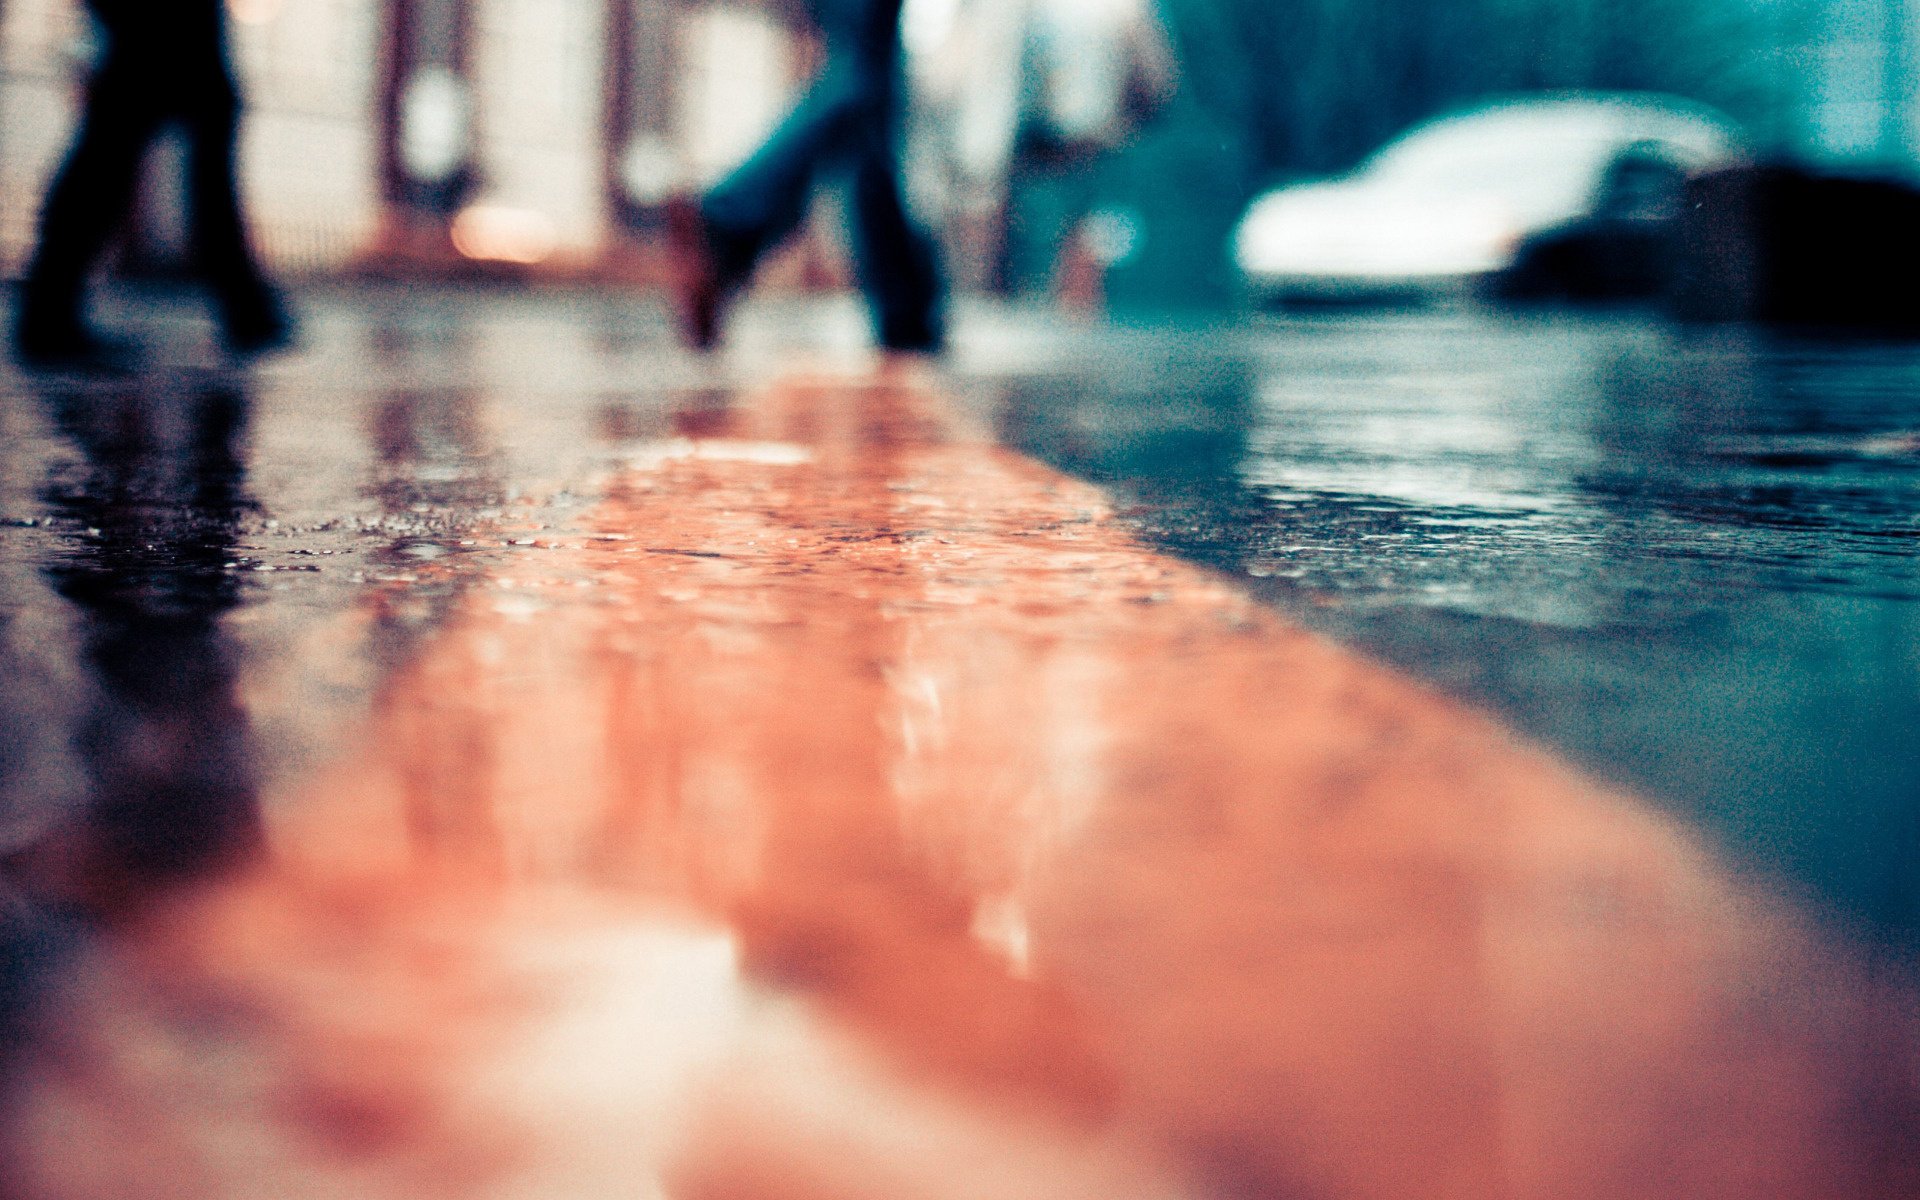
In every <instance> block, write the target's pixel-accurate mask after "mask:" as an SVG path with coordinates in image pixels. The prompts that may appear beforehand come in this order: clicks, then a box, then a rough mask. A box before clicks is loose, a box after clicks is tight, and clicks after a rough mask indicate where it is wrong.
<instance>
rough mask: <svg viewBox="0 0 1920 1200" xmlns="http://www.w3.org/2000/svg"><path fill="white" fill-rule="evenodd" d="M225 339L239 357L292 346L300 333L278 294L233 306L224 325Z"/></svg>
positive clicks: (267, 352)
mask: <svg viewBox="0 0 1920 1200" xmlns="http://www.w3.org/2000/svg"><path fill="white" fill-rule="evenodd" d="M221 333H222V340H223V341H224V342H225V343H226V347H227V352H228V353H229V354H232V355H233V356H234V357H236V358H258V357H260V356H261V355H265V354H272V353H274V352H275V351H279V350H285V349H288V348H289V347H291V346H292V345H293V344H294V342H295V339H296V338H297V336H298V328H297V326H296V324H295V322H294V319H293V315H292V314H291V313H289V312H288V311H287V309H286V306H285V305H284V304H282V303H280V301H279V299H278V298H276V297H272V296H268V297H266V298H264V299H262V300H260V301H259V302H258V303H254V304H249V305H247V306H245V307H236V308H230V309H228V310H227V313H226V319H225V321H224V322H223V324H222V329H221Z"/></svg>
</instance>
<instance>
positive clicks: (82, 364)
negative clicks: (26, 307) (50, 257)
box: [13, 314, 140, 374]
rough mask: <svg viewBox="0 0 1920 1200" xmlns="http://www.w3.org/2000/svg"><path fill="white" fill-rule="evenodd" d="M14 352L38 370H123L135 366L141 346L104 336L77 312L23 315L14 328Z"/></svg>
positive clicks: (16, 357)
mask: <svg viewBox="0 0 1920 1200" xmlns="http://www.w3.org/2000/svg"><path fill="white" fill-rule="evenodd" d="M13 356H14V359H15V360H16V361H18V362H19V363H20V365H21V366H24V367H28V368H31V369H33V370H38V371H84V372H105V373H110V374H119V373H124V372H126V371H129V370H131V369H132V368H133V367H134V366H135V364H136V363H137V362H138V361H139V358H140V348H139V346H138V345H137V344H136V343H134V342H129V341H126V340H123V339H121V338H109V337H102V336H101V335H100V334H98V333H95V332H94V331H93V330H91V329H89V328H88V327H87V325H86V322H84V321H82V320H80V318H78V317H75V316H70V315H69V316H63V317H58V318H49V317H40V316H34V315H32V314H26V315H23V316H22V317H21V319H20V321H19V322H18V323H17V324H16V325H15V326H14V329H13Z"/></svg>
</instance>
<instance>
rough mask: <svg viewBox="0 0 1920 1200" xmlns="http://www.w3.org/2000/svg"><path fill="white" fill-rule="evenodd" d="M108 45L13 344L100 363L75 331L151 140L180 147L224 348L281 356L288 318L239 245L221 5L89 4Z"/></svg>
mask: <svg viewBox="0 0 1920 1200" xmlns="http://www.w3.org/2000/svg"><path fill="white" fill-rule="evenodd" d="M87 7H88V9H89V11H91V12H92V13H93V15H94V17H95V18H96V19H97V21H98V23H99V26H100V29H101V31H102V33H103V34H104V36H105V39H106V44H105V48H104V51H103V53H102V55H101V58H100V61H99V64H98V65H97V67H96V68H95V70H94V73H93V76H92V78H91V80H90V81H89V82H88V85H87V96H86V103H85V110H84V113H83V115H82V121H81V125H80V132H79V135H78V136H77V138H76V139H75V141H74V144H73V148H72V150H71V151H70V152H69V153H68V156H67V160H66V162H65V164H64V165H63V166H62V167H61V168H60V172H59V174H58V175H57V176H56V177H55V179H54V182H53V186H52V188H51V189H50V190H49V191H48V193H47V198H46V204H45V207H44V208H43V210H42V212H41V216H40V241H39V247H38V249H37V250H36V251H35V253H34V257H33V261H32V263H31V265H30V266H29V267H28V269H27V277H26V281H25V284H24V286H23V288H22V293H21V303H20V311H19V313H18V315H17V325H16V327H15V330H14V335H15V347H16V349H17V350H18V351H19V354H20V357H21V358H22V359H23V360H25V361H27V362H29V363H47V364H58V363H61V362H70V361H80V362H85V361H89V360H96V359H99V358H101V357H103V356H108V355H110V354H111V351H112V349H113V347H112V346H111V345H110V344H109V343H107V342H105V341H103V340H102V339H101V338H100V337H99V336H98V335H97V334H96V333H95V332H94V331H93V330H92V329H91V328H90V327H89V325H88V323H87V319H86V287H87V277H88V275H89V274H90V272H91V271H92V269H93V267H94V265H95V264H96V263H97V262H98V260H99V258H100V256H101V253H102V252H103V250H104V249H105V248H106V245H107V242H108V239H109V238H110V237H112V235H113V233H114V231H115V230H116V229H117V228H118V227H119V226H120V224H121V223H122V222H123V221H124V220H125V219H126V216H127V214H128V212H129V210H130V209H131V207H132V204H133V198H134V195H135V189H136V186H137V183H138V179H139V171H140V164H141V161H142V159H143V158H144V157H145V156H146V152H147V150H148V148H149V147H150V146H152V144H153V142H154V141H155V139H156V138H157V137H158V136H159V134H160V132H161V130H162V129H163V128H165V127H167V126H169V125H178V126H179V127H180V128H181V129H182V130H183V132H184V133H185V135H186V139H187V143H188V155H187V157H188V167H187V173H188V178H187V193H188V194H187V197H186V202H187V208H188V213H189V218H190V224H191V229H192V238H193V252H194V257H195V260H196V263H197V265H198V268H199V271H200V273H201V274H202V275H203V276H204V277H205V279H206V281H207V283H208V284H209V286H210V287H211V288H212V291H213V294H214V298H215V300H216V301H217V303H218V305H219V310H220V317H221V323H222V326H223V328H224V330H225V334H226V341H227V345H228V346H229V348H230V349H232V350H233V351H234V352H236V353H242V354H250V353H257V352H260V351H264V350H271V349H275V348H277V347H280V346H283V345H285V344H286V342H287V341H288V340H289V338H290V336H291V333H292V329H291V324H290V322H289V319H288V317H287V314H286V311H285V309H284V308H283V306H282V305H281V303H280V300H279V298H278V296H277V295H276V294H275V292H274V290H273V288H272V287H271V286H270V285H269V284H268V282H267V280H266V278H265V276H264V275H262V273H261V270H260V267H259V264H258V263H257V262H256V261H255V259H254V256H253V251H252V250H251V248H250V247H249V246H248V244H247V237H246V230H245V227H244V222H243V218H242V216H241V212H240V196H239V190H238V186H237V184H236V182H235V179H234V170H235V143H236V140H237V136H238V132H239V121H240V89H239V85H238V83H237V82H236V80H235V78H234V74H233V68H232V64H231V62H230V61H229V58H228V54H227V38H226V21H225V11H224V6H223V5H222V4H221V2H220V0H87Z"/></svg>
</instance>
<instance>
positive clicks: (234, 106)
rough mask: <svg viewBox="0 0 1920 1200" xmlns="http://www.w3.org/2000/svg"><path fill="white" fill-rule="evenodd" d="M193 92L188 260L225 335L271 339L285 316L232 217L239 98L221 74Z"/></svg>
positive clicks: (236, 214) (236, 203)
mask: <svg viewBox="0 0 1920 1200" xmlns="http://www.w3.org/2000/svg"><path fill="white" fill-rule="evenodd" d="M198 90H199V93H200V94H199V95H198V96H197V97H196V99H195V102H194V103H193V105H192V107H191V108H189V109H188V110H187V112H186V114H185V118H186V132H187V145H188V150H187V155H188V158H187V207H188V211H189V213H190V214H191V220H192V229H193V250H194V258H195V260H196V261H197V263H198V265H199V268H200V271H201V273H202V274H203V275H204V276H205V278H206V281H207V284H208V286H209V287H211V288H212V289H213V294H214V298H215V300H216V301H217V302H218V304H219V306H220V312H221V315H222V317H223V318H224V320H225V323H226V327H227V331H228V334H229V336H230V337H238V338H240V339H241V340H248V339H251V338H255V337H260V336H271V335H272V334H273V332H274V331H275V330H277V329H279V327H280V326H282V325H283V324H284V321H285V317H284V316H283V315H282V313H281V311H280V304H279V300H278V298H277V297H276V296H275V295H274V293H273V289H272V288H271V287H270V286H269V285H268V284H267V281H266V277H265V275H263V274H262V273H261V270H260V265H259V263H258V261H257V260H256V259H255V258H254V255H253V249H252V247H251V246H250V245H249V244H248V241H247V229H246V219H245V217H244V216H243V215H242V214H241V211H240V190H239V183H238V180H237V179H236V178H235V176H236V172H237V162H236V147H237V143H238V140H239V131H240V100H239V96H238V94H237V93H236V92H235V90H234V87H233V84H232V82H231V80H229V79H228V78H226V77H225V74H224V72H222V73H220V74H219V75H218V76H216V77H212V78H208V79H206V80H203V81H201V82H200V83H199V87H198Z"/></svg>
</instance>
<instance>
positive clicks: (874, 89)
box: [668, 0, 945, 351]
mask: <svg viewBox="0 0 1920 1200" xmlns="http://www.w3.org/2000/svg"><path fill="white" fill-rule="evenodd" d="M808 6H809V8H810V10H811V11H812V13H813V15H814V17H815V20H816V21H817V23H818V27H819V30H820V33H821V35H822V37H823V38H824V39H825V42H826V63H825V65H824V66H823V67H822V69H821V71H820V75H819V77H818V78H817V79H816V80H815V81H814V83H813V85H812V87H810V88H809V89H808V91H807V94H806V95H805V96H804V97H803V98H802V99H801V101H800V103H799V105H798V106H797V107H795V109H794V110H793V112H792V113H790V114H789V115H788V116H787V118H786V120H785V121H783V122H782V123H781V124H780V126H779V127H778V128H777V129H775V130H774V132H773V134H772V135H771V136H770V137H769V138H768V139H767V141H766V142H765V143H764V144H763V145H762V146H761V147H760V149H759V150H758V151H757V152H755V153H754V154H753V155H752V157H750V158H749V159H748V160H747V161H746V163H745V164H743V165H742V166H741V167H740V168H739V169H737V170H736V171H734V172H733V174H731V175H730V176H728V177H727V178H726V179H724V180H722V181H721V182H720V183H719V184H718V185H717V186H715V187H714V188H712V189H711V190H710V191H708V192H707V193H706V194H705V195H704V196H702V197H700V198H699V199H698V200H693V199H690V198H689V199H683V200H681V201H678V202H676V203H675V204H674V205H673V206H672V207H671V209H670V210H669V214H668V217H669V230H670V234H671V236H672V238H673V241H674V244H675V248H676V251H677V252H678V256H679V262H680V266H681V277H680V279H679V284H680V291H681V296H680V299H681V304H682V316H683V320H684V324H685V326H686V333H687V337H688V339H689V340H690V341H692V342H693V343H694V345H696V346H699V347H701V348H706V347H709V346H711V345H712V344H713V343H714V341H715V340H716V339H717V338H718V336H719V331H720V328H719V327H720V320H721V317H722V314H723V310H724V308H725V306H726V304H727V302H728V301H729V300H730V299H731V298H732V297H733V295H734V294H735V293H737V292H738V291H739V290H740V289H741V288H743V287H745V286H746V284H747V283H748V281H749V280H750V279H751V278H752V275H753V270H754V267H755V266H756V265H757V264H758V263H759V262H760V260H761V259H762V258H763V257H764V256H765V255H766V253H767V252H768V251H769V250H771V249H773V248H774V247H776V246H778V245H779V244H780V243H781V242H782V241H783V240H785V239H786V237H787V236H788V235H789V234H791V233H792V232H793V231H794V229H795V228H796V227H797V226H798V225H799V224H800V221H801V219H802V218H803V217H804V216H805V215H806V212H807V206H808V202H809V200H810V199H811V197H812V192H813V188H814V186H815V185H816V184H817V183H819V182H822V181H823V180H824V179H825V178H828V177H830V176H832V175H839V176H841V177H842V178H844V179H845V181H846V182H847V183H848V185H849V201H850V209H851V224H852V229H851V230H850V233H851V235H852V239H851V240H852V243H853V247H852V248H853V256H854V268H855V274H856V277H857V279H858V280H859V284H860V288H861V291H862V292H863V293H865V295H866V298H867V303H868V305H869V307H870V308H871V310H872V317H873V323H874V332H875V335H876V337H877V338H878V340H879V342H880V344H881V345H882V346H883V347H886V348H887V349H890V350H908V351H937V350H939V349H940V348H941V346H942V344H943V342H944V340H945V324H944V312H943V308H944V295H943V293H944V287H943V284H942V281H941V278H940V270H939V264H938V260H937V257H936V255H935V252H934V248H933V242H932V240H931V239H930V238H929V237H928V236H927V235H926V233H925V232H924V231H922V230H921V229H920V228H918V227H917V226H916V225H915V224H914V222H913V219H912V217H911V216H910V215H909V214H908V212H907V206H906V198H905V195H904V190H905V189H904V186H903V184H902V180H901V169H900V149H899V145H898V139H899V136H900V124H901V109H902V107H903V99H904V93H905V83H904V78H903V76H904V70H903V64H902V61H901V58H902V55H901V48H900V7H901V0H808Z"/></svg>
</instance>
